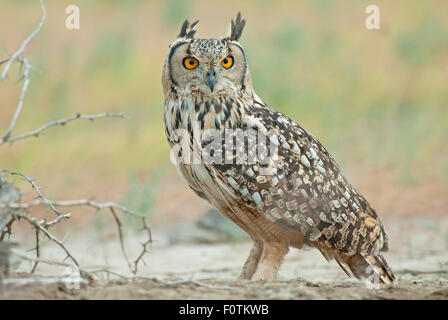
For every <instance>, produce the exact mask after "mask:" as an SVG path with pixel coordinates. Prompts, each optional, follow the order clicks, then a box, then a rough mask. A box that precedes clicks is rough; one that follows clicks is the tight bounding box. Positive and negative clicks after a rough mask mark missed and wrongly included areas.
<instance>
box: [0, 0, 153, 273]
mask: <svg viewBox="0 0 448 320" xmlns="http://www.w3.org/2000/svg"><path fill="white" fill-rule="evenodd" d="M40 6H41V9H42V17H41V19H40V21H39V24H38V26H37V28H36V29H35V30H34V31H33V32H32V33H31V34H30V35H29V36H28V37H27V38H26V39H25V40H24V41H23V42H22V45H21V46H20V48H19V49H18V50H17V51H16V52H15V53H14V54H12V55H11V56H10V57H9V58H7V59H5V60H3V61H0V65H4V68H3V71H2V73H1V76H0V82H2V81H3V80H4V79H5V78H6V77H7V75H8V72H9V70H10V67H11V65H12V63H14V62H16V63H20V64H21V66H22V67H24V71H23V76H22V77H21V79H20V80H19V81H21V80H23V85H22V89H21V92H20V97H19V101H18V103H17V106H16V110H15V112H14V115H13V117H12V119H11V122H10V124H9V127H8V130H7V131H6V133H5V135H4V136H3V137H1V138H0V145H2V144H6V143H8V142H9V143H13V142H15V141H18V140H23V139H26V138H30V137H39V135H41V134H42V133H43V132H44V131H46V130H47V129H49V128H51V127H55V126H64V125H66V124H67V123H69V122H71V121H74V120H79V119H84V120H91V121H93V120H95V119H98V118H106V117H108V118H110V117H118V118H126V116H125V114H124V113H99V114H93V115H83V114H80V113H77V114H76V115H73V116H71V117H67V118H63V119H59V120H53V121H49V122H47V123H45V124H43V125H42V126H40V127H39V128H37V129H35V130H33V131H30V132H27V133H23V134H20V135H16V136H13V135H12V132H13V131H14V129H15V127H16V124H17V121H18V119H19V117H20V115H21V113H22V109H23V103H24V100H25V95H26V92H27V90H28V86H29V82H30V77H29V73H30V70H31V69H34V67H33V66H32V65H31V64H30V63H29V61H28V60H27V59H26V58H25V57H22V55H23V53H24V51H25V49H26V47H27V45H28V44H29V42H30V41H31V40H32V39H33V38H34V37H35V36H36V35H37V34H38V33H39V32H40V31H41V29H42V26H43V23H44V21H45V19H46V17H47V13H46V10H45V7H44V4H43V1H42V0H40ZM2 173H7V174H10V175H13V176H14V175H16V176H21V177H22V178H23V179H24V180H25V181H27V182H28V183H29V184H30V185H31V186H32V188H33V189H34V191H35V192H36V194H37V195H38V198H37V199H35V200H33V201H31V202H27V203H23V202H20V198H19V199H17V200H14V202H11V201H12V200H9V201H7V202H6V203H5V202H1V203H0V209H6V212H7V214H8V215H5V219H4V221H3V222H2V224H1V225H0V242H3V241H4V240H5V237H6V235H11V234H12V225H13V223H14V222H15V221H17V220H20V219H23V220H24V221H26V222H27V223H28V224H30V225H31V226H32V228H33V229H34V231H35V242H36V246H35V248H34V250H35V251H36V258H35V259H34V260H33V261H34V264H33V267H32V269H31V273H33V272H34V271H35V270H36V267H37V265H38V263H39V262H42V261H44V260H42V259H40V254H41V251H40V234H41V233H42V234H43V235H44V236H46V237H47V238H48V239H50V241H52V242H54V243H56V244H57V245H58V246H59V247H60V248H61V249H62V250H63V251H64V252H65V254H66V258H69V259H70V260H71V261H72V262H73V263H74V264H75V266H76V268H77V269H78V270H80V272H81V273H83V272H84V271H83V270H82V269H80V268H79V264H78V262H77V260H76V258H75V257H74V256H73V255H72V254H71V253H70V251H69V250H68V249H67V248H66V246H65V245H64V240H59V239H58V238H56V237H55V236H53V234H52V233H51V232H50V231H49V228H50V227H52V226H54V225H55V224H57V223H59V222H60V221H62V220H64V219H69V218H70V216H71V215H70V213H63V212H61V211H60V210H59V209H58V207H74V206H89V207H92V208H95V209H97V210H102V209H109V211H110V212H111V214H112V216H113V218H114V221H115V223H116V225H117V227H118V234H119V239H120V245H121V250H122V252H123V256H124V257H125V259H126V262H127V264H128V266H129V269H130V271H131V272H132V273H133V274H134V275H135V273H136V272H137V268H138V264H139V262H140V261H142V262H143V263H144V261H143V256H144V255H145V254H146V253H147V252H148V250H147V247H148V245H149V244H150V243H151V242H152V238H151V231H150V229H149V227H148V225H147V224H146V220H145V217H144V216H143V215H141V214H139V213H137V212H135V211H133V210H131V209H128V208H126V207H123V206H121V205H118V204H116V203H114V202H105V203H99V202H95V201H92V200H86V199H79V200H66V201H56V200H51V199H48V198H47V197H46V196H44V195H43V193H42V192H41V191H40V188H39V187H38V186H37V185H36V183H35V182H34V181H33V180H32V179H31V178H29V177H28V176H26V175H25V174H23V173H21V172H17V171H12V170H9V169H0V178H1V174H2ZM0 192H1V190H0ZM38 205H47V206H49V207H50V208H51V210H52V211H53V212H54V213H55V214H56V218H54V219H53V220H50V221H47V219H46V218H45V219H43V220H40V221H38V220H37V219H36V218H35V217H33V216H32V215H31V213H30V210H31V209H32V208H33V207H35V206H38ZM8 209H11V210H8ZM116 210H119V211H121V212H122V213H125V214H130V215H132V216H134V217H136V218H138V219H141V221H142V225H143V229H144V230H145V231H146V232H147V234H148V239H147V240H146V241H145V242H144V243H143V244H142V246H143V249H142V252H141V253H140V254H139V255H138V257H137V258H136V260H135V261H134V263H133V265H132V264H131V262H130V260H129V257H128V255H127V253H126V250H125V245H124V239H123V232H122V225H121V221H120V219H119V217H118V215H117V213H116ZM27 259H28V260H30V259H32V258H29V257H27ZM46 263H48V261H46ZM52 263H53V264H56V265H65V266H72V265H68V264H65V263H61V262H56V261H53V262H52ZM85 274H88V273H85Z"/></svg>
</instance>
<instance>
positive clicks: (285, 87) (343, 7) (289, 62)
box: [0, 0, 448, 210]
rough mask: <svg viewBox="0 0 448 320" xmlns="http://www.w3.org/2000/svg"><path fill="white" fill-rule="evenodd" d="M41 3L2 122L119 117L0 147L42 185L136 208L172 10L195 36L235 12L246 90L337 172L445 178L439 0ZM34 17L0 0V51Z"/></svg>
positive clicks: (146, 173) (162, 169)
mask: <svg viewBox="0 0 448 320" xmlns="http://www.w3.org/2000/svg"><path fill="white" fill-rule="evenodd" d="M70 4H76V5H78V6H79V8H80V14H81V29H80V30H74V31H71V30H68V29H66V28H65V19H66V14H65V8H66V6H68V5H70ZM369 4H377V5H378V6H379V7H380V10H381V15H380V18H381V29H380V30H367V29H366V28H365V25H364V22H365V19H366V17H367V14H366V13H365V8H366V7H367V5H369ZM45 6H46V8H47V12H48V17H47V21H46V22H45V24H44V26H43V29H42V31H41V32H40V34H39V35H38V36H37V37H36V38H35V39H34V40H33V41H32V42H31V43H30V44H29V46H28V48H27V50H26V52H25V55H26V57H27V58H28V59H29V60H30V62H31V63H32V64H33V65H34V66H36V67H37V68H38V71H35V72H32V74H31V83H30V87H29V90H28V93H27V96H26V98H25V104H24V110H23V113H22V115H21V118H20V121H19V123H18V125H17V128H16V130H15V133H16V134H19V133H23V132H26V131H29V130H31V129H34V128H37V127H38V126H40V125H41V124H42V123H44V122H46V121H48V120H53V119H58V118H61V117H66V116H69V115H72V114H75V113H77V112H81V113H83V114H92V113H100V112H106V111H109V112H120V111H123V112H125V113H126V114H127V115H129V116H130V118H131V120H129V121H128V120H120V119H100V120H97V121H95V123H94V124H92V123H90V122H81V121H79V122H74V123H71V124H69V125H68V126H67V127H64V128H53V129H50V130H49V131H47V133H46V134H45V135H43V136H41V137H40V138H39V139H31V140H25V141H20V142H17V143H15V144H13V145H12V146H1V147H0V167H6V168H9V169H12V170H18V171H22V172H24V173H26V174H28V175H30V176H32V177H35V178H36V179H37V181H38V182H41V183H42V184H43V186H44V187H48V188H49V192H50V194H52V195H54V196H60V197H65V198H76V197H80V196H92V195H97V196H99V197H100V198H101V197H105V198H110V196H116V195H118V197H119V198H120V197H124V200H123V201H124V202H125V203H127V204H130V205H134V206H136V207H138V208H140V207H141V209H142V210H147V209H148V208H147V206H148V204H147V201H148V200H147V197H146V193H145V192H142V190H143V191H145V190H147V189H145V188H146V186H147V185H148V184H149V185H152V184H155V183H161V182H160V181H163V179H162V178H163V177H164V176H169V177H171V174H172V173H173V172H174V171H175V170H173V168H172V166H171V165H170V163H169V148H168V145H167V143H166V139H165V133H164V127H163V92H162V88H161V83H160V78H161V70H162V64H163V59H164V56H165V54H166V51H167V49H168V45H169V44H170V42H171V41H173V40H174V39H175V37H176V36H177V34H178V32H179V28H180V25H181V24H182V22H183V20H184V19H185V18H188V19H190V20H196V19H199V20H200V23H199V27H198V29H199V33H198V36H199V37H219V36H224V35H226V34H227V32H228V30H229V24H230V19H232V18H234V17H235V15H236V13H237V12H238V11H241V12H242V13H243V17H244V18H246V20H247V24H246V28H245V30H244V33H243V36H242V39H241V43H242V45H243V46H244V48H245V50H246V53H247V56H248V61H249V66H250V70H251V73H252V80H253V85H254V87H255V89H256V91H257V93H258V95H259V96H260V97H261V98H262V99H263V100H264V101H265V102H267V103H268V104H269V105H271V106H272V107H274V108H276V109H278V110H279V111H281V112H283V113H285V114H287V115H288V116H290V117H292V118H293V119H294V120H296V121H297V122H298V123H300V124H301V125H302V126H303V127H304V128H306V129H307V130H309V131H310V132H311V133H312V134H313V135H314V136H316V137H317V138H318V139H319V140H320V141H321V142H322V143H323V144H324V145H325V146H326V147H327V149H328V150H329V151H330V152H331V153H332V154H333V155H334V156H335V158H336V159H337V160H338V162H339V163H340V164H341V166H342V167H343V169H344V170H346V172H347V171H348V172H350V171H357V172H359V171H361V172H362V171H363V170H367V171H369V170H370V171H372V170H376V169H383V168H387V170H392V171H394V172H396V179H395V180H394V182H396V183H397V184H400V185H413V184H418V183H420V182H421V181H423V180H426V179H438V180H442V181H446V179H447V178H448V143H447V141H448V93H447V88H448V19H446V13H447V12H448V2H447V1H442V0H440V1H409V0H401V1H398V0H397V1H361V0H353V1H326V0H318V1H316V0H313V1H311V0H308V1H275V2H274V1H267V0H265V1H245V2H242V1H233V0H228V1H219V2H218V1H202V0H196V1H181V0H177V1H163V2H162V1H118V0H116V1H112V0H108V1H106V0H103V1H87V0H82V1H80V0H78V1H74V0H70V1H60V0H58V1H56V0H49V1H45ZM40 16H41V10H40V6H39V2H38V1H37V0H33V1H32V0H27V1H25V0H20V1H19V0H14V1H12V0H3V1H2V4H1V9H0V58H2V59H3V58H5V57H7V55H8V53H11V52H14V51H15V50H17V48H18V47H19V46H20V44H21V42H22V41H23V40H24V39H25V38H26V37H27V36H28V35H29V33H30V32H31V31H32V30H33V29H34V28H35V27H36V26H37V23H38V21H39V19H40ZM19 78H20V74H19V68H18V67H17V66H16V67H14V68H13V69H12V70H11V72H10V75H9V77H8V80H7V81H6V82H5V83H2V84H0V110H1V112H0V134H3V131H6V129H7V127H8V125H9V122H10V119H11V117H12V115H13V113H14V111H15V107H16V104H17V101H18V97H19V94H20V89H21V83H17V80H19ZM162 173H163V174H162ZM154 176H157V178H154V179H153V177H154ZM136 177H140V178H136ZM142 177H143V178H142ZM172 179H177V178H172ZM139 186H145V187H142V188H140V187H139ZM152 187H153V188H154V186H152ZM179 187H182V188H186V187H185V186H183V185H179ZM134 189H135V190H137V191H135V192H134V191H132V190H134ZM155 189H157V188H155ZM75 190H76V191H75ZM127 193H129V194H128V195H127V196H126V194H127ZM136 193H139V194H140V193H141V195H137V196H136ZM148 193H150V191H148ZM136 197H137V198H138V199H140V198H141V200H138V199H137V200H135V198H136ZM145 199H146V200H145ZM135 201H137V202H138V203H137V204H135V203H134V202H135ZM150 202H151V204H150V205H152V202H153V199H152V198H151V200H150Z"/></svg>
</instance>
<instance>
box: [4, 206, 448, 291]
mask: <svg viewBox="0 0 448 320" xmlns="http://www.w3.org/2000/svg"><path fill="white" fill-rule="evenodd" d="M385 223H386V225H387V226H388V230H389V234H390V237H391V242H392V243H391V245H392V249H391V251H390V252H389V253H387V254H386V257H387V259H388V260H389V262H390V264H391V266H392V268H393V270H394V272H395V274H396V276H397V279H398V282H397V284H395V285H393V286H383V287H381V288H380V289H369V288H366V287H365V285H364V284H362V283H360V282H358V281H356V280H354V279H350V278H348V277H347V276H346V275H345V274H344V273H343V272H342V270H340V269H339V267H338V266H337V264H336V263H334V262H331V263H327V262H326V261H325V259H324V258H323V257H322V256H321V255H320V253H319V252H317V251H316V250H314V249H312V250H308V251H305V250H300V251H299V250H291V251H290V253H289V254H288V255H287V257H286V259H285V262H284V264H283V265H282V268H281V270H280V275H279V279H278V280H277V281H274V282H252V281H236V280H235V279H236V277H237V275H238V273H239V271H240V268H241V266H242V264H243V262H244V260H245V258H246V255H247V254H248V253H249V250H250V247H251V244H250V243H249V242H240V243H224V244H208V245H199V244H182V245H169V244H168V241H167V238H166V232H165V231H163V230H160V231H161V232H159V233H158V232H155V234H154V240H155V241H154V243H153V245H152V249H151V252H150V254H149V255H148V256H147V257H146V259H145V261H146V266H141V267H140V271H139V273H138V277H136V278H134V279H133V280H126V279H122V278H120V277H119V276H116V275H109V276H106V275H104V274H103V275H101V274H99V273H98V274H96V276H97V278H96V281H94V282H93V283H91V284H87V283H83V282H81V283H80V284H79V289H78V288H77V287H76V286H73V283H70V282H65V280H64V279H62V280H61V278H57V277H56V278H55V275H58V276H63V275H64V274H67V268H62V269H65V270H61V268H60V267H53V266H50V267H49V266H44V265H41V266H39V267H38V270H37V272H36V275H35V276H33V277H30V276H29V275H28V274H27V273H21V271H27V270H29V268H30V264H29V263H28V262H21V263H20V264H19V266H18V269H17V273H14V274H12V275H11V277H10V278H9V279H7V280H6V283H5V284H4V288H3V293H2V295H1V297H2V298H3V299H23V298H25V299H448V216H447V215H434V216H425V217H422V216H421V215H419V216H418V217H394V218H390V219H387V220H386V221H385ZM74 240H75V239H72V241H71V243H73V244H74V245H71V246H70V249H71V250H72V251H73V252H74V253H75V254H77V255H78V257H80V259H79V260H80V261H79V262H80V264H81V265H82V266H84V267H85V268H103V267H107V268H108V269H110V270H113V271H115V272H118V273H119V274H122V275H127V276H130V273H129V271H128V269H127V265H126V263H124V260H123V257H122V256H121V252H120V250H119V246H118V245H117V243H116V241H108V242H107V243H106V244H104V243H102V244H98V243H96V242H95V241H91V240H88V238H87V237H83V238H78V239H76V241H74ZM134 240H138V239H137V238H136V239H132V238H128V239H127V242H126V244H127V246H128V248H129V252H128V253H129V254H130V256H131V257H135V256H136V255H137V254H138V251H139V249H140V248H139V247H138V246H131V245H130V244H131V243H135V241H134ZM44 250H45V256H47V257H50V258H56V257H58V256H59V251H58V249H57V248H53V247H52V246H48V247H45V248H44ZM69 271H70V270H69Z"/></svg>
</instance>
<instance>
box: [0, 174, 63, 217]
mask: <svg viewBox="0 0 448 320" xmlns="http://www.w3.org/2000/svg"><path fill="white" fill-rule="evenodd" d="M0 173H9V174H11V175H19V176H21V177H22V178H23V179H25V180H26V181H27V182H28V183H29V184H31V186H32V187H33V189H34V190H35V191H36V193H37V195H38V196H39V197H40V198H41V199H42V200H43V201H45V202H47V203H48V205H49V206H50V208H51V209H52V210H53V211H54V212H55V213H56V214H57V215H58V216H60V217H63V218H69V217H70V214H69V213H68V214H63V213H62V212H61V211H59V210H58V209H56V207H55V206H54V205H53V204H51V201H50V200H48V199H47V198H46V197H45V196H44V195H43V194H42V192H40V189H39V187H38V186H37V185H36V184H35V183H34V181H33V180H32V179H31V178H28V177H27V176H26V175H24V174H23V173H21V172H16V171H12V170H8V169H2V170H0Z"/></svg>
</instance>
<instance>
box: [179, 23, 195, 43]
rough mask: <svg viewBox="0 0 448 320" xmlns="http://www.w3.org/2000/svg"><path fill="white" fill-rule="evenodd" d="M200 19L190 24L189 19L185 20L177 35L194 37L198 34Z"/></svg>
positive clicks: (188, 37)
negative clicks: (197, 27)
mask: <svg viewBox="0 0 448 320" xmlns="http://www.w3.org/2000/svg"><path fill="white" fill-rule="evenodd" d="M198 22H199V20H196V21H195V22H193V23H192V24H191V25H190V22H188V20H185V21H184V23H183V24H182V27H181V28H180V33H179V35H178V36H177V37H178V38H187V39H193V38H194V35H195V34H196V30H195V27H196V25H197V24H198Z"/></svg>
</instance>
